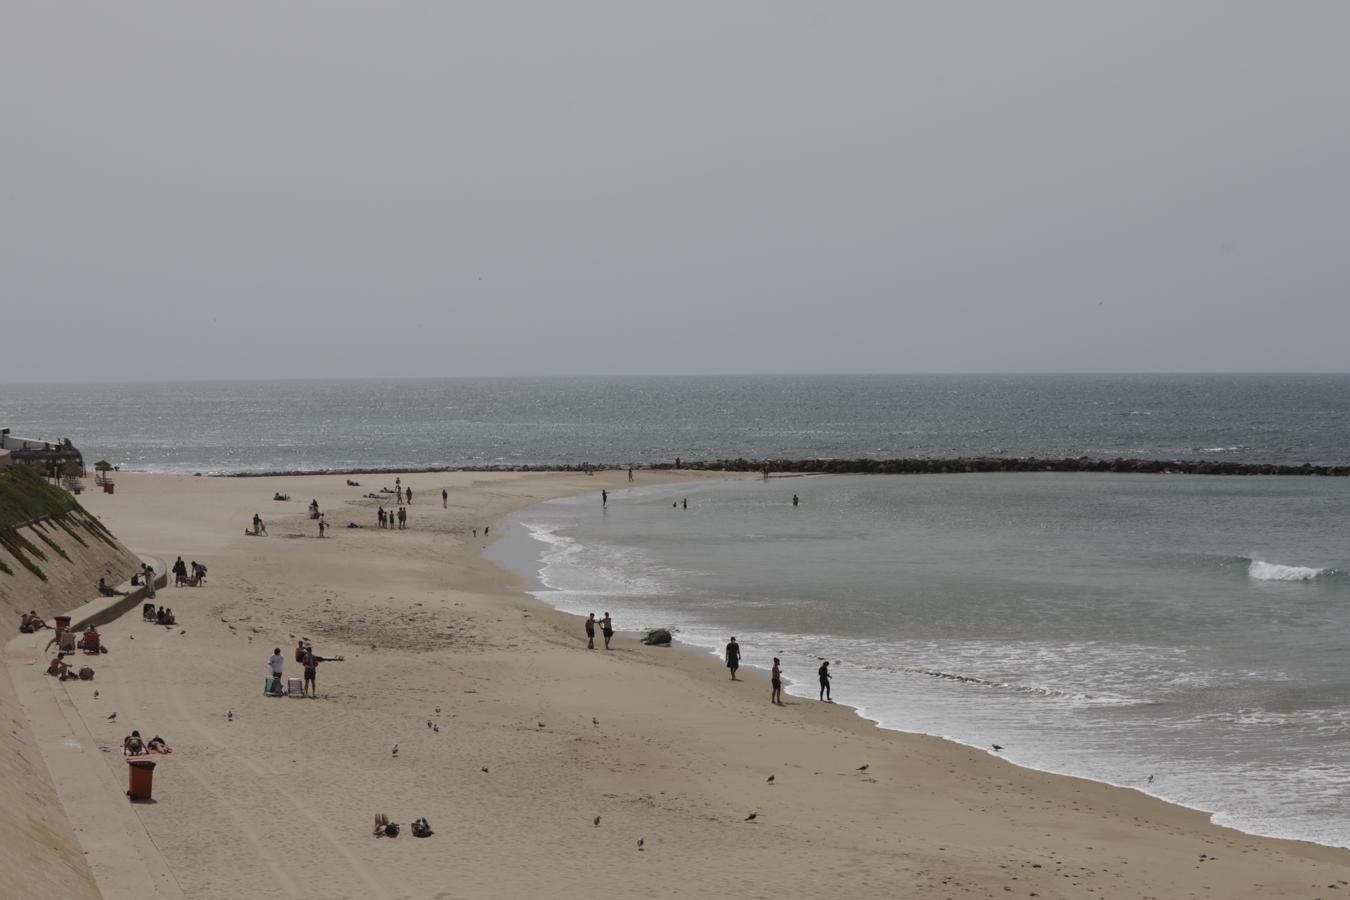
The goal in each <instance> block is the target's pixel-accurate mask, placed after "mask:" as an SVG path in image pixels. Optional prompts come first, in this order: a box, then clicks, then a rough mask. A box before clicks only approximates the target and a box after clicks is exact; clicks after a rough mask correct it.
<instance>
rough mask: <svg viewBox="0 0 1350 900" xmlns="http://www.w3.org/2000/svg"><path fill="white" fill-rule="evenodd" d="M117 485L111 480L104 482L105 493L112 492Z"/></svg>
mask: <svg viewBox="0 0 1350 900" xmlns="http://www.w3.org/2000/svg"><path fill="white" fill-rule="evenodd" d="M115 487H116V485H115V484H113V483H112V482H111V481H105V482H103V493H105V494H111V493H112V492H113V488H115Z"/></svg>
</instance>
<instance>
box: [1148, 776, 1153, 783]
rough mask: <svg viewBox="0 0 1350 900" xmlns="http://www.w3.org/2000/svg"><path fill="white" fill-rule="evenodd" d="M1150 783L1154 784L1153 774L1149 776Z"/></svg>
mask: <svg viewBox="0 0 1350 900" xmlns="http://www.w3.org/2000/svg"><path fill="white" fill-rule="evenodd" d="M1148 783H1149V784H1152V783H1153V776H1152V775H1150V776H1148Z"/></svg>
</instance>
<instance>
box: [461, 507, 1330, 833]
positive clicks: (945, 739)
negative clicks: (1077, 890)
mask: <svg viewBox="0 0 1350 900" xmlns="http://www.w3.org/2000/svg"><path fill="white" fill-rule="evenodd" d="M552 499H562V498H552ZM542 502H543V503H548V502H550V501H542ZM536 505H537V504H536ZM531 508H533V507H524V508H521V509H516V510H513V511H511V512H510V513H508V514H506V515H505V516H504V517H503V519H502V520H499V523H498V525H500V524H501V523H503V522H507V521H509V522H510V525H511V526H514V527H517V528H523V527H524V526H523V523H522V522H521V517H522V516H524V515H525V514H526V513H528V511H529V510H530V509H531ZM494 527H497V526H494ZM500 531H501V534H500V535H499V536H498V537H494V540H493V545H496V544H497V543H498V540H511V529H510V528H509V527H508V528H502V529H500ZM522 539H523V540H526V541H531V542H534V543H535V544H537V545H538V547H537V548H536V550H535V552H534V554H533V557H532V560H531V561H530V562H529V563H528V565H529V567H530V568H531V569H536V568H539V569H540V571H536V572H535V573H534V574H532V575H527V574H525V573H523V572H520V571H516V570H515V568H514V567H513V566H511V565H509V564H508V563H507V562H506V561H505V560H498V559H493V558H492V557H491V556H490V555H489V559H490V560H491V561H492V562H495V563H496V564H497V565H499V566H500V567H502V568H503V569H506V570H507V571H510V572H512V574H514V575H516V576H518V577H519V578H521V579H522V580H523V581H524V582H526V583H525V584H524V585H522V586H521V587H520V590H521V592H522V593H524V594H526V595H527V596H529V597H531V598H533V599H534V600H535V601H536V602H538V603H539V604H541V605H542V606H543V607H544V608H546V609H548V610H551V611H552V612H554V613H555V614H558V615H562V616H566V617H568V618H570V619H572V620H574V621H575V630H576V631H577V632H578V633H580V631H581V629H582V623H583V622H584V617H583V616H582V615H580V614H578V613H574V612H570V611H568V610H566V609H563V608H562V607H558V606H554V605H553V604H551V603H549V602H548V601H547V600H546V599H544V598H543V597H540V596H539V593H549V592H554V591H559V590H563V591H565V590H566V589H561V588H555V587H553V586H551V585H549V584H548V583H547V582H545V581H543V580H542V578H541V577H540V574H541V572H542V568H541V564H542V563H543V562H544V560H543V556H544V554H545V552H546V550H547V546H548V545H547V543H546V542H543V541H541V540H539V539H538V538H536V537H534V536H533V534H532V533H530V532H529V531H528V529H525V531H524V532H523V533H522ZM486 549H487V548H485V550H486ZM485 555H487V554H485ZM512 559H513V561H519V562H521V564H522V565H524V564H526V563H525V561H524V560H523V559H521V558H520V555H519V554H512ZM536 564H540V565H536ZM675 593H676V594H678V590H676V592H675ZM668 627H669V628H670V631H671V634H672V638H673V641H672V644H671V649H674V650H677V651H679V652H682V653H687V654H692V655H693V656H696V657H699V658H701V659H706V660H707V661H708V662H709V663H711V665H712V668H711V670H710V674H711V673H712V672H723V671H724V666H723V665H722V664H721V651H720V649H719V648H718V647H717V646H716V645H704V644H700V643H695V642H689V641H683V640H681V639H680V630H679V628H678V626H668ZM627 633H628V634H629V635H631V636H633V637H635V638H640V637H641V636H643V635H644V634H645V632H642V631H636V632H627ZM740 671H741V676H740V679H739V680H741V681H749V680H752V679H753V680H755V681H756V682H758V683H760V686H761V687H762V689H763V691H764V693H765V694H766V695H767V694H768V691H769V670H768V669H767V668H765V667H764V666H762V665H758V664H754V663H745V664H743V665H742V667H741V670H740ZM793 686H800V687H802V688H804V692H803V693H793V691H792V688H793ZM783 690H784V694H785V695H791V696H793V697H797V698H799V699H802V700H805V701H809V702H811V703H819V702H820V701H818V700H816V699H815V697H814V695H813V690H814V689H813V682H812V681H811V680H810V679H809V678H808V679H802V680H798V681H795V682H794V681H793V680H791V679H785V682H784V688H783ZM822 705H830V706H836V707H840V708H843V709H845V710H847V711H848V712H850V713H851V714H852V715H853V716H854V717H856V718H857V719H858V720H859V721H860V722H863V723H866V724H867V725H870V726H872V727H873V728H875V729H877V730H878V731H879V732H883V733H892V734H899V735H906V736H912V737H919V738H927V739H932V740H936V741H940V742H942V743H944V744H949V745H953V746H958V747H963V748H966V749H969V750H971V751H973V752H977V753H980V754H982V755H983V756H985V757H987V758H989V759H990V760H993V761H997V762H999V763H1003V764H1006V765H1011V766H1014V767H1016V768H1018V769H1021V770H1024V771H1027V772H1034V773H1038V774H1042V775H1048V776H1052V777H1059V778H1072V779H1075V780H1080V781H1086V782H1089V783H1092V784H1097V785H1101V786H1103V787H1108V788H1112V789H1115V790H1122V791H1129V792H1131V793H1134V794H1138V795H1139V796H1142V797H1147V798H1149V799H1152V800H1156V801H1158V802H1161V803H1165V804H1168V805H1169V806H1173V807H1176V808H1178V809H1184V810H1187V811H1190V812H1195V813H1198V814H1200V815H1203V816H1205V817H1206V818H1207V819H1208V820H1209V821H1211V823H1212V824H1214V827H1216V828H1226V829H1230V830H1232V831H1235V832H1237V833H1239V834H1243V835H1248V836H1251V837H1255V838H1261V839H1264V840H1275V841H1290V842H1293V843H1296V844H1301V845H1306V846H1310V847H1318V848H1323V849H1327V850H1333V851H1341V850H1345V851H1350V846H1346V845H1338V844H1329V843H1321V842H1319V841H1314V840H1309V839H1306V838H1298V837H1289V836H1282V835H1275V834H1267V833H1262V832H1259V831H1249V830H1246V829H1243V828H1241V827H1238V826H1233V825H1224V824H1219V823H1214V822H1213V817H1215V816H1218V815H1225V813H1223V812H1222V811H1218V810H1211V809H1206V808H1205V807H1202V806H1195V805H1190V804H1187V803H1183V802H1181V801H1178V800H1175V799H1170V798H1167V797H1164V796H1161V795H1158V794H1152V793H1149V792H1148V791H1147V790H1144V789H1143V788H1140V787H1137V786H1134V785H1130V784H1123V783H1119V782H1112V781H1109V780H1106V779H1104V778H1099V777H1093V776H1089V775H1080V774H1075V773H1072V772H1064V771H1057V770H1055V769H1052V768H1046V767H1040V766H1035V765H1030V764H1027V763H1023V762H1018V761H1014V760H1012V759H1009V758H1008V757H1005V756H1000V755H998V754H996V753H993V752H991V751H990V750H989V749H988V748H986V747H985V746H983V745H978V744H974V743H970V742H967V741H963V740H960V739H958V738H956V737H952V736H949V735H944V734H938V733H934V732H928V731H921V730H915V729H911V728H902V727H898V726H891V725H886V724H884V723H883V722H882V721H881V719H879V718H874V717H872V716H871V715H869V714H868V713H867V711H866V709H865V708H864V707H863V706H861V705H854V704H853V703H849V702H844V701H829V703H828V704H822Z"/></svg>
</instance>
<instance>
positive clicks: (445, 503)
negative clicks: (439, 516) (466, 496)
mask: <svg viewBox="0 0 1350 900" xmlns="http://www.w3.org/2000/svg"><path fill="white" fill-rule="evenodd" d="M449 508H450V492H449V491H447V490H446V489H445V488H441V509H449Z"/></svg>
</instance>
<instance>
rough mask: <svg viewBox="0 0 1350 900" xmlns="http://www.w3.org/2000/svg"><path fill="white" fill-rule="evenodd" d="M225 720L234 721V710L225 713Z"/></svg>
mask: <svg viewBox="0 0 1350 900" xmlns="http://www.w3.org/2000/svg"><path fill="white" fill-rule="evenodd" d="M225 721H226V722H233V721H234V710H230V711H229V712H227V713H226V714H225Z"/></svg>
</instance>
